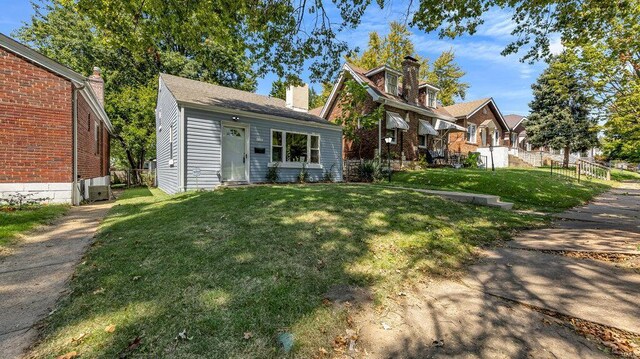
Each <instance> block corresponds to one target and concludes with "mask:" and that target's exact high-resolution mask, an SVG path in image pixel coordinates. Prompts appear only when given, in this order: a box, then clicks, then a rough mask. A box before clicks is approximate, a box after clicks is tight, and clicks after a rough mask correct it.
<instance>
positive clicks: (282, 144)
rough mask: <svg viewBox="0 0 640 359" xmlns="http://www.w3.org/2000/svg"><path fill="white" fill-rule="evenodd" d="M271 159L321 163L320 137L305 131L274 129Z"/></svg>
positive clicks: (274, 160) (273, 160)
mask: <svg viewBox="0 0 640 359" xmlns="http://www.w3.org/2000/svg"><path fill="white" fill-rule="evenodd" d="M271 161H272V162H290V163H320V137H319V136H317V135H310V134H305V133H297V132H286V131H273V132H272V133H271Z"/></svg>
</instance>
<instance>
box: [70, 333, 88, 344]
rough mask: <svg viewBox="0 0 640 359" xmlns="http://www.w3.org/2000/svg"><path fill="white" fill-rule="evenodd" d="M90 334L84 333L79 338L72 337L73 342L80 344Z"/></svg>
mask: <svg viewBox="0 0 640 359" xmlns="http://www.w3.org/2000/svg"><path fill="white" fill-rule="evenodd" d="M88 335H89V333H82V334H80V336H78V337H77V338H71V344H76V345H77V344H80V343H82V341H83V340H84V339H85V338H86V337H87V336H88Z"/></svg>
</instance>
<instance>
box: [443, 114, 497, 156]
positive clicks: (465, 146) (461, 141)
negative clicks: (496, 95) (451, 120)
mask: <svg viewBox="0 0 640 359" xmlns="http://www.w3.org/2000/svg"><path fill="white" fill-rule="evenodd" d="M485 109H486V111H484V110H485ZM485 112H486V113H485ZM486 120H492V121H493V122H494V124H495V126H496V127H497V128H498V131H499V132H500V140H499V141H498V145H499V146H508V145H509V141H508V140H505V139H504V136H505V129H504V128H503V127H502V124H501V123H500V121H499V120H498V119H497V117H496V115H495V113H494V112H493V111H492V110H491V108H490V106H489V105H485V106H484V107H483V108H481V109H479V110H478V111H477V112H476V113H474V114H473V116H471V117H469V118H468V119H466V120H464V119H461V120H458V121H457V122H456V123H457V124H458V125H460V126H462V127H464V128H467V125H469V124H471V123H473V124H475V125H476V138H475V140H472V141H471V142H467V140H466V136H467V134H466V132H455V133H451V134H449V150H450V151H455V152H461V153H468V152H476V151H477V150H478V147H482V137H481V129H480V124H482V123H483V122H484V121H486ZM491 136H492V134H488V135H487V146H488V144H489V141H491Z"/></svg>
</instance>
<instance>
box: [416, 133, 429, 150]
mask: <svg viewBox="0 0 640 359" xmlns="http://www.w3.org/2000/svg"><path fill="white" fill-rule="evenodd" d="M418 147H422V148H427V136H426V135H418Z"/></svg>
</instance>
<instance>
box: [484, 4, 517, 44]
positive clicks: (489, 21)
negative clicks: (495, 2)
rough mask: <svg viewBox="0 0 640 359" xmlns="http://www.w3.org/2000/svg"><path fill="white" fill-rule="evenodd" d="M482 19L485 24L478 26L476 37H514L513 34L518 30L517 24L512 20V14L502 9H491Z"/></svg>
mask: <svg viewBox="0 0 640 359" xmlns="http://www.w3.org/2000/svg"><path fill="white" fill-rule="evenodd" d="M482 17H483V19H484V24H482V25H480V26H478V30H477V31H476V35H480V36H488V37H494V38H508V37H512V35H511V32H512V31H513V29H515V28H516V23H515V22H514V21H513V20H512V17H513V13H512V12H510V11H506V10H501V9H491V10H489V11H487V12H486V13H485V14H484V15H483V16H482Z"/></svg>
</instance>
